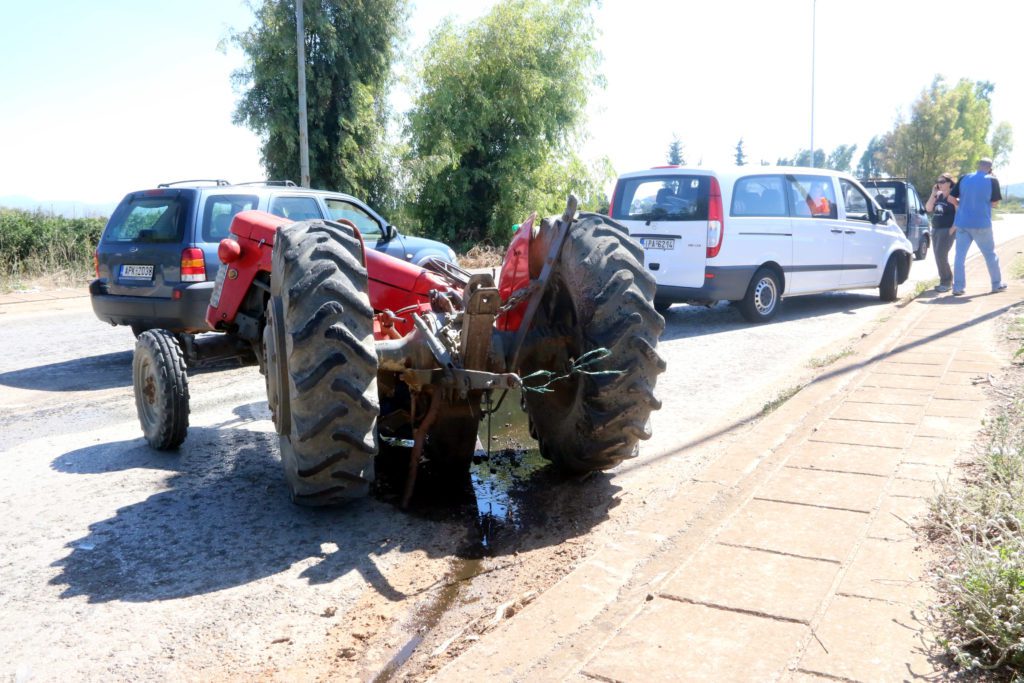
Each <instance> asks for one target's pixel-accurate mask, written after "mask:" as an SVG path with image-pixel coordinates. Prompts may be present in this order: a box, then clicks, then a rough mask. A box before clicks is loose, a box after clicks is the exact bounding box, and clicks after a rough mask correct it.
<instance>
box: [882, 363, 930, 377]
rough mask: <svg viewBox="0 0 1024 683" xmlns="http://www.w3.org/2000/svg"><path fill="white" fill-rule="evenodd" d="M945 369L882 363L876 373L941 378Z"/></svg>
mask: <svg viewBox="0 0 1024 683" xmlns="http://www.w3.org/2000/svg"><path fill="white" fill-rule="evenodd" d="M944 369H945V366H943V365H925V364H923V363H897V362H895V361H882V362H881V363H879V364H878V365H877V366H876V367H875V372H884V373H885V374H887V375H904V376H907V377H941V376H942V373H943V372H944Z"/></svg>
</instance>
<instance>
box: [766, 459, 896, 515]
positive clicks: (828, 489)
mask: <svg viewBox="0 0 1024 683" xmlns="http://www.w3.org/2000/svg"><path fill="white" fill-rule="evenodd" d="M886 483H887V480H886V479H885V477H878V476H874V475H870V474H853V473H849V472H826V471H822V470H811V469H795V468H791V467H784V468H782V469H780V470H779V471H778V472H776V473H775V474H774V475H773V476H772V478H771V479H770V480H768V481H767V482H766V483H765V484H763V485H762V486H761V487H760V488H759V489H758V491H757V493H755V498H756V499H759V500H776V501H783V502H788V503H803V504H805V505H818V506H821V507H830V508H840V509H843V510H856V511H858V512H870V511H871V510H872V509H874V507H875V503H877V502H878V497H879V496H880V495H881V493H882V491H883V490H884V489H885V485H886Z"/></svg>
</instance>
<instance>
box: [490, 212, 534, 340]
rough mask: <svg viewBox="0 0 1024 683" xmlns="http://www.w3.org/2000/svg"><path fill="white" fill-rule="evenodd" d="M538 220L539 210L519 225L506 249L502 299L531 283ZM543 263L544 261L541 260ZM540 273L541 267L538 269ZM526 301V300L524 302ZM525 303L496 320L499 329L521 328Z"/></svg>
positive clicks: (501, 285)
mask: <svg viewBox="0 0 1024 683" xmlns="http://www.w3.org/2000/svg"><path fill="white" fill-rule="evenodd" d="M536 220H537V212H536V211H535V212H533V213H531V214H530V217H529V218H527V219H526V220H525V221H523V223H522V224H521V225H520V226H519V229H518V230H517V231H516V234H515V235H514V236H513V237H512V242H511V243H510V244H509V245H508V249H507V250H506V251H505V258H504V259H502V262H501V275H500V276H499V279H498V294H499V295H500V296H501V300H502V301H508V300H509V297H511V296H512V295H513V294H514V293H515V292H517V291H519V290H520V289H524V288H525V287H527V286H529V284H530V275H531V270H532V268H531V265H532V263H531V261H532V259H531V251H532V243H533V241H534V233H535V230H534V223H535V222H536ZM541 263H542V264H543V261H542V262H541ZM537 273H538V274H540V269H539V268H538V269H537ZM524 303H525V302H524ZM524 310H525V307H524V305H523V304H520V305H519V306H516V307H515V308H513V309H512V310H510V311H508V312H507V313H505V314H504V315H502V316H499V318H498V319H497V321H496V324H497V326H498V329H499V330H503V331H505V332H514V331H516V330H518V329H519V324H520V323H521V322H522V321H523V312H524Z"/></svg>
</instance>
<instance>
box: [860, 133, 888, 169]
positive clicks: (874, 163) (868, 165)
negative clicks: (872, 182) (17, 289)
mask: <svg viewBox="0 0 1024 683" xmlns="http://www.w3.org/2000/svg"><path fill="white" fill-rule="evenodd" d="M888 153H889V144H888V135H887V134H886V135H876V136H874V137H873V138H871V141H870V142H868V146H867V147H865V148H864V153H863V154H861V155H860V162H858V163H857V176H858V177H860V178H876V177H878V176H880V175H882V173H883V172H884V170H885V158H886V155H887V154H888Z"/></svg>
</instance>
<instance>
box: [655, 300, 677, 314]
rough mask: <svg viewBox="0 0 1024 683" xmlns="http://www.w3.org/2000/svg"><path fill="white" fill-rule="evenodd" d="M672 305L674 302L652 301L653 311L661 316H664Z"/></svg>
mask: <svg viewBox="0 0 1024 683" xmlns="http://www.w3.org/2000/svg"><path fill="white" fill-rule="evenodd" d="M674 303H675V302H674V301H665V300H664V299H655V300H654V310H656V311H657V312H658V313H661V314H662V315H665V313H666V312H667V311H668V309H670V308H672V304H674Z"/></svg>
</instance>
